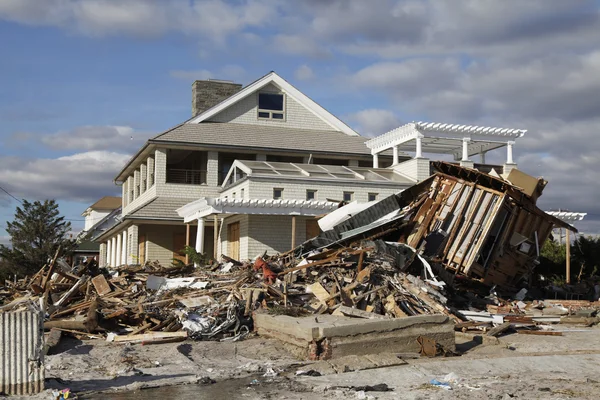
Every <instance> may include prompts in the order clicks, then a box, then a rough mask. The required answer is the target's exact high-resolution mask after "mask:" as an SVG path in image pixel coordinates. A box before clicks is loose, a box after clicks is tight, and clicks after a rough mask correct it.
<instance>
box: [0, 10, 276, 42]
mask: <svg viewBox="0 0 600 400" xmlns="http://www.w3.org/2000/svg"><path fill="white" fill-rule="evenodd" d="M277 13H278V1H277V0H247V1H241V2H235V3H228V2H225V1H218V0H191V1H190V0H160V1H157V0H128V1H113V0H44V1H38V0H3V1H2V2H0V19H5V20H9V21H15V22H20V23H23V24H29V25H37V26H53V27H58V28H62V29H66V30H68V31H71V32H75V33H79V34H83V35H88V36H112V35H119V34H127V35H134V36H138V37H153V36H158V35H162V34H165V33H168V32H179V33H183V34H186V35H201V36H202V37H203V38H205V39H207V40H210V41H216V42H220V41H223V40H224V39H225V38H226V37H227V36H229V35H231V34H234V33H237V32H242V31H244V30H245V29H246V28H249V27H261V26H264V25H268V24H269V23H270V21H275V20H277V18H275V16H276V15H277Z"/></svg>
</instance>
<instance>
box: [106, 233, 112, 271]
mask: <svg viewBox="0 0 600 400" xmlns="http://www.w3.org/2000/svg"><path fill="white" fill-rule="evenodd" d="M111 262H112V240H110V239H108V240H107V241H106V264H105V266H109V265H111Z"/></svg>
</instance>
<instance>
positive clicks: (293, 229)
mask: <svg viewBox="0 0 600 400" xmlns="http://www.w3.org/2000/svg"><path fill="white" fill-rule="evenodd" d="M295 248H296V216H295V215H292V249H295Z"/></svg>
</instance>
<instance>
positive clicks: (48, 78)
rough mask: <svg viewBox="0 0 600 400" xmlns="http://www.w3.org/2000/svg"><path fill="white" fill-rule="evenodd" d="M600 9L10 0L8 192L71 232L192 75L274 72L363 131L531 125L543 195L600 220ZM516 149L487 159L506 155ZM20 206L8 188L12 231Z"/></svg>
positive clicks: (1, 13)
mask: <svg viewBox="0 0 600 400" xmlns="http://www.w3.org/2000/svg"><path fill="white" fill-rule="evenodd" d="M599 10H600V3H599V2H598V1H592V0H569V1H563V0H527V1H523V0H503V1H497V0H460V1H459V0H447V1H443V0H431V1H426V0H415V1H410V0H409V1H394V0H369V1H362V0H356V1H353V0H298V1H287V0H246V1H244V0H237V1H229V2H226V1H217V0H127V1H113V0H43V1H41V0H0V37H1V38H2V40H1V41H0V51H1V54H2V57H1V61H0V186H1V187H3V188H5V189H6V190H8V191H9V192H10V193H12V194H13V195H14V196H16V197H17V198H26V199H30V200H34V199H44V198H55V199H57V200H58V201H59V202H60V204H61V211H62V212H63V214H65V215H66V217H67V218H69V219H72V220H73V221H72V223H73V225H74V228H76V229H80V228H81V227H82V225H83V222H82V221H81V219H82V217H81V216H80V214H81V212H83V211H84V210H85V208H86V207H87V206H88V205H89V204H91V203H92V202H94V201H95V200H96V199H98V198H99V197H101V196H104V195H115V194H117V195H118V194H119V193H120V189H119V187H116V186H115V185H114V184H113V181H112V179H113V178H114V176H115V173H116V171H118V170H119V169H120V168H121V167H122V165H123V163H124V162H125V161H126V160H127V159H128V157H129V156H130V155H131V154H132V152H134V151H135V150H137V149H138V148H139V147H140V146H141V145H142V144H143V143H144V141H145V140H146V139H147V138H148V137H150V136H151V135H155V134H157V133H160V132H161V131H163V130H165V129H167V128H169V127H171V126H173V125H176V124H178V123H180V122H182V121H184V120H186V119H188V118H189V117H190V102H191V95H190V85H191V83H192V81H193V80H195V79H206V78H220V79H229V80H234V81H236V82H239V83H244V84H247V83H249V82H251V81H253V80H255V79H256V78H259V77H260V76H262V75H264V74H266V73H267V72H269V71H271V70H274V71H276V72H277V73H278V74H280V75H281V76H282V77H284V78H285V79H287V80H288V81H290V82H291V83H293V84H294V85H295V86H297V87H298V88H299V89H300V90H302V91H303V92H304V93H306V94H307V95H309V96H310V97H312V98H313V99H315V100H316V101H317V102H319V103H320V104H321V105H323V106H324V107H325V108H326V109H328V110H330V111H331V112H333V113H334V114H336V115H337V116H339V117H340V118H342V119H343V120H344V121H346V122H347V123H348V124H350V125H351V126H352V127H354V128H355V129H357V130H358V131H359V132H360V133H361V134H363V135H365V136H372V135H375V134H379V133H383V132H385V131H386V130H389V129H391V128H394V127H397V126H399V125H400V124H402V123H405V122H410V121H413V120H427V121H435V122H447V123H466V124H471V125H474V124H478V125H492V126H501V127H510V128H520V129H527V130H528V132H527V134H526V136H525V137H524V138H523V139H520V140H519V141H518V142H517V144H516V147H515V157H516V161H517V162H518V163H519V167H520V169H522V170H524V171H525V172H528V173H530V174H532V175H536V176H543V177H544V178H546V179H547V180H548V181H550V183H549V185H548V187H547V188H546V191H545V193H544V196H543V197H542V198H541V199H540V205H541V206H542V207H543V208H546V209H551V208H554V209H557V208H559V207H560V208H563V209H564V208H566V209H570V210H573V211H584V212H588V213H589V215H588V218H587V221H584V222H582V223H580V224H579V227H580V228H581V230H583V231H585V232H594V233H597V232H600V202H599V201H598V200H597V199H598V198H599V197H600V188H599V186H598V179H597V176H598V171H600V141H599V140H598V138H597V136H598V135H600V11H599ZM504 157H505V155H504V152H503V151H499V152H498V154H495V155H492V154H490V155H488V162H490V161H494V162H502V161H503V158H504ZM16 205H17V202H16V201H15V200H13V199H12V198H11V197H9V196H8V195H6V194H5V193H3V192H0V241H6V239H7V237H6V231H4V228H5V226H6V221H7V220H12V217H13V215H14V210H15V206H16Z"/></svg>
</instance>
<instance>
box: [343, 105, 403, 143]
mask: <svg viewBox="0 0 600 400" xmlns="http://www.w3.org/2000/svg"><path fill="white" fill-rule="evenodd" d="M345 119H347V120H348V121H350V122H354V125H355V128H356V130H357V131H358V132H359V133H360V134H361V135H363V136H377V135H381V134H383V133H385V132H388V131H390V130H392V129H394V128H397V127H399V126H400V125H402V122H400V120H399V119H398V117H397V116H396V115H395V114H394V113H393V112H391V111H389V110H381V109H376V108H371V109H367V110H361V111H358V112H356V113H353V114H349V115H347V116H346V118H345Z"/></svg>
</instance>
